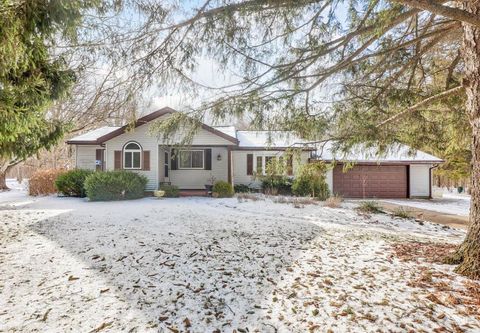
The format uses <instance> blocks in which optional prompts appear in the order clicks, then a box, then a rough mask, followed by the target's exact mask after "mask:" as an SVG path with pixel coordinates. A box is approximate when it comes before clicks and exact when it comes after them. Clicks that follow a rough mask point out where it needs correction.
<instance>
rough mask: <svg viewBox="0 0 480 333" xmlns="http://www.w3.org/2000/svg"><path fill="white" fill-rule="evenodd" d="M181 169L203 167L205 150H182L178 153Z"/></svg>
mask: <svg viewBox="0 0 480 333" xmlns="http://www.w3.org/2000/svg"><path fill="white" fill-rule="evenodd" d="M178 160H179V161H178V162H179V163H178V167H179V169H203V168H204V165H203V162H204V152H203V150H180V152H179V155H178Z"/></svg>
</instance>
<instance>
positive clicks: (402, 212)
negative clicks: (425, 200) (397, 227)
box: [392, 207, 412, 219]
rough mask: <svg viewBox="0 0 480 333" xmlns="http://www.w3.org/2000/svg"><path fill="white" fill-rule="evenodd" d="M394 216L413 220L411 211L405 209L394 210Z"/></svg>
mask: <svg viewBox="0 0 480 333" xmlns="http://www.w3.org/2000/svg"><path fill="white" fill-rule="evenodd" d="M392 215H393V216H396V217H400V218H402V219H410V218H412V213H411V211H410V210H408V209H406V208H404V207H398V208H396V209H394V210H393V212H392Z"/></svg>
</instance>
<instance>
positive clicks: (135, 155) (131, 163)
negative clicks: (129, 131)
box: [123, 142, 142, 169]
mask: <svg viewBox="0 0 480 333" xmlns="http://www.w3.org/2000/svg"><path fill="white" fill-rule="evenodd" d="M141 155H142V148H141V147H140V145H139V144H138V143H136V142H130V143H127V144H126V145H125V148H123V168H124V169H140V160H141V159H140V157H141Z"/></svg>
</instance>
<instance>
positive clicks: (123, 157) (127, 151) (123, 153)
mask: <svg viewBox="0 0 480 333" xmlns="http://www.w3.org/2000/svg"><path fill="white" fill-rule="evenodd" d="M131 143H134V144H136V145H137V146H138V147H140V148H139V149H125V148H124V149H123V151H122V160H123V163H122V167H123V169H125V170H142V146H141V145H140V144H139V143H138V142H135V141H129V142H127V143H126V144H125V145H124V146H123V147H126V146H128V145H129V144H131ZM135 152H138V153H140V166H139V167H138V168H135V167H130V168H127V167H126V166H125V153H135ZM132 165H133V155H132Z"/></svg>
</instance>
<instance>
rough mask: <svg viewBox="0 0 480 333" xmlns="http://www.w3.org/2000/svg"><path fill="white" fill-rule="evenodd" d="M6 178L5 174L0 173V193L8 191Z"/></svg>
mask: <svg viewBox="0 0 480 333" xmlns="http://www.w3.org/2000/svg"><path fill="white" fill-rule="evenodd" d="M6 178H7V172H6V171H5V172H0V191H4V190H8V187H7V182H6Z"/></svg>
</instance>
